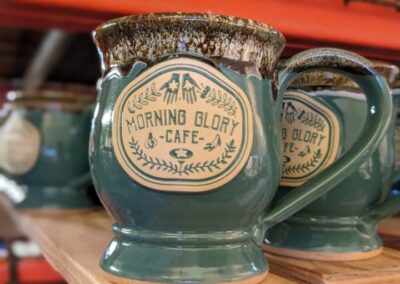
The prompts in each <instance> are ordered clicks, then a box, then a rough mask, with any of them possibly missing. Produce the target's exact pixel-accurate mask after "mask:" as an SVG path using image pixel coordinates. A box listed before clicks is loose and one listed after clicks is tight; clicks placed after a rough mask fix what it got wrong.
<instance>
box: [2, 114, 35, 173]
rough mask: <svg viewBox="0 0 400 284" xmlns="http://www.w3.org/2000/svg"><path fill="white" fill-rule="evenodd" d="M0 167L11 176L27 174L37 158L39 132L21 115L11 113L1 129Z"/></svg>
mask: <svg viewBox="0 0 400 284" xmlns="http://www.w3.org/2000/svg"><path fill="white" fill-rule="evenodd" d="M0 135H1V148H2V149H1V150H0V151H1V155H0V156H1V158H2V162H1V167H2V168H4V169H5V170H6V171H7V172H8V173H10V174H12V175H23V174H26V173H27V172H29V171H30V170H31V169H32V168H33V166H34V165H35V164H36V161H37V159H38V157H39V152H40V134H39V130H38V129H37V128H36V126H35V125H33V124H32V123H31V122H30V121H28V120H26V119H25V118H24V117H23V115H21V114H19V113H13V114H12V115H11V116H10V117H9V118H8V120H7V121H6V122H5V123H4V125H3V126H2V128H1V133H0Z"/></svg>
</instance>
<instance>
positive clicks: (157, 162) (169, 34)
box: [89, 14, 391, 283]
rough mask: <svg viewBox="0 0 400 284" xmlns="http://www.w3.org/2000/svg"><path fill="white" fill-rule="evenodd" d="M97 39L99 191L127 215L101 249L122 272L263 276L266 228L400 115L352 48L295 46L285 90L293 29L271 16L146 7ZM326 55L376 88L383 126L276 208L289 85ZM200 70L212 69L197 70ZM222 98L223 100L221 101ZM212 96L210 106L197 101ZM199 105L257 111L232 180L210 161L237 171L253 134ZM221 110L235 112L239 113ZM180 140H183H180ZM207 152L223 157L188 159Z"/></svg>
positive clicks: (165, 276)
mask: <svg viewBox="0 0 400 284" xmlns="http://www.w3.org/2000/svg"><path fill="white" fill-rule="evenodd" d="M138 23H139V24H138ZM182 33H184V34H185V35H186V36H185V38H182V36H181V35H182ZM94 38H95V42H96V44H97V47H98V49H99V51H100V56H101V59H102V69H103V72H104V76H103V82H102V86H101V90H100V92H99V95H98V100H97V105H96V109H95V114H94V120H93V124H92V132H91V135H92V139H91V144H90V146H89V156H90V165H91V170H92V175H93V180H94V184H95V187H96V190H97V192H98V194H99V196H100V199H101V200H102V202H103V204H104V206H105V207H106V208H107V210H108V212H109V213H110V214H111V215H112V217H113V218H114V220H115V222H116V223H115V224H114V226H113V231H114V234H115V238H114V239H113V240H112V241H111V243H110V245H109V246H108V248H107V250H106V252H105V253H104V255H103V257H102V259H101V262H100V266H101V268H102V269H103V270H104V271H105V272H107V273H108V274H111V275H113V276H117V277H123V278H130V279H139V280H144V281H154V282H188V283H204V282H208V283H220V282H229V281H240V280H245V279H249V278H252V277H256V276H259V275H263V274H264V273H265V272H266V271H267V270H268V265H267V262H266V259H265V256H264V254H263V252H262V249H261V246H262V241H263V238H264V235H265V231H266V230H267V229H268V228H270V227H272V226H274V225H276V224H277V223H279V222H281V221H282V220H284V219H286V218H288V217H289V216H291V215H292V214H294V213H296V212H297V211H298V210H300V209H301V208H303V207H304V206H306V205H308V204H309V203H311V202H312V201H313V200H315V199H316V198H318V197H319V196H321V195H322V194H324V193H326V192H327V191H328V190H329V189H330V188H332V187H333V186H334V185H336V184H337V183H338V182H340V181H341V180H343V179H344V178H345V177H347V175H348V173H349V169H352V168H354V167H359V165H360V164H361V163H362V160H363V158H364V157H365V155H366V154H367V153H368V151H369V150H370V149H371V148H374V147H375V146H376V145H377V143H378V141H379V139H380V138H381V137H382V133H383V132H384V131H385V130H386V128H387V127H388V125H389V121H388V120H389V119H390V113H385V112H384V111H383V110H385V111H389V112H391V101H390V95H389V91H388V89H387V85H386V84H385V83H384V82H383V81H382V80H381V78H379V77H378V76H377V75H376V73H375V72H374V71H373V70H372V69H371V68H370V66H369V63H368V62H367V61H365V59H363V58H361V57H359V56H357V55H355V54H352V53H348V52H344V51H341V50H336V49H315V50H310V51H307V52H305V53H302V54H299V55H297V56H295V57H294V58H293V59H292V60H291V64H289V66H288V67H287V69H286V70H285V71H284V72H282V73H280V76H279V88H278V90H279V91H278V90H277V87H278V82H276V81H275V80H273V79H272V78H276V77H277V71H276V64H277V61H278V59H279V55H280V52H281V50H282V49H283V47H284V40H283V37H282V35H280V34H279V32H277V31H275V30H273V29H272V28H269V27H268V26H266V25H262V24H258V23H255V22H251V21H247V20H242V19H237V18H233V17H230V18H228V17H223V16H217V15H205V14H167V15H165V14H163V15H144V16H132V17H126V18H122V19H117V20H115V21H112V22H109V23H106V24H104V25H103V26H101V27H99V28H98V29H97V30H96V32H95V33H94ZM221 39H224V40H223V41H221V42H220V40H221ZM139 43H140V44H139ZM139 46H140V48H139ZM254 47H257V48H254ZM233 50H235V52H233ZM189 65H192V67H190V66H189ZM166 66H167V67H166ZM171 66H172V67H171ZM193 66H194V67H193ZM165 68H169V69H168V70H167V71H165V70H166V69H165ZM320 68H329V69H335V70H337V69H338V68H342V69H343V70H345V71H343V72H345V73H346V74H348V73H350V75H353V77H354V78H355V79H356V80H357V81H358V82H359V83H360V84H362V85H363V86H364V87H365V88H366V89H368V91H367V96H368V106H369V107H370V108H373V109H375V110H377V111H376V112H375V111H374V112H369V118H368V119H369V121H370V125H371V129H370V130H371V131H364V132H363V133H362V140H361V142H360V143H358V144H357V146H356V147H353V148H352V151H351V152H350V154H348V155H344V157H343V159H341V160H340V161H339V162H337V163H335V164H334V165H333V166H332V167H331V168H329V169H328V170H326V171H324V173H323V174H321V175H319V176H318V177H317V178H316V179H314V180H313V183H308V184H306V185H304V186H303V187H302V188H300V189H299V190H298V191H293V192H292V193H290V194H289V195H288V196H287V198H285V200H283V201H281V202H279V203H277V204H275V205H274V206H273V207H272V208H271V201H272V199H273V197H274V195H275V194H276V191H277V188H278V183H279V180H280V172H281V166H282V146H281V142H282V141H281V135H280V133H281V131H280V123H279V120H280V109H281V102H282V97H283V94H284V91H285V89H286V87H287V86H288V84H289V83H290V82H291V81H292V80H293V79H295V77H296V76H297V75H298V74H300V73H301V72H303V71H306V70H316V69H320ZM195 69H196V70H200V69H202V71H201V72H200V71H199V72H198V73H196V74H195V71H194V70H195ZM168 72H169V73H168ZM196 72H197V71H196ZM165 74H167V75H165ZM199 74H201V76H200V75H199ZM162 76H164V77H162ZM159 78H160V79H159ZM215 78H219V80H215ZM192 79H193V80H192ZM194 79H196V80H194ZM185 80H186V81H185ZM196 81H197V82H196ZM211 81H212V82H211ZM218 81H219V82H218ZM188 82H190V84H189V83H188ZM199 82H202V83H204V84H200V83H199ZM206 83H207V84H206ZM187 84H189V85H187ZM228 85H229V86H233V87H232V89H235V90H237V93H238V94H241V95H240V96H242V97H241V98H242V102H241V103H240V100H237V101H235V102H236V103H235V105H234V106H235V107H236V106H237V108H235V107H233V108H232V104H231V103H232V101H233V100H234V99H236V98H237V97H240V96H237V97H235V96H233V95H232V96H231V97H229V96H230V94H231V93H233V92H230V91H229V88H228V87H226V86H228ZM180 86H182V88H180ZM185 86H186V87H185ZM188 86H190V87H188ZM207 87H209V88H207ZM213 88H214V89H216V88H220V89H219V90H220V91H221V92H220V93H218V91H215V92H214V91H213ZM142 90H143V91H142ZM193 90H194V92H193ZM223 90H225V91H223ZM369 90H370V91H369ZM219 94H220V95H219ZM377 94H379V95H377ZM275 97H278V99H277V100H276V101H275V100H274V98H275ZM188 98H189V99H188ZM203 99H204V100H203ZM216 99H219V103H216V104H213V102H215V100H216ZM245 101H247V102H248V107H247V106H246V103H243V102H245ZM201 103H208V104H209V105H208V106H204V105H203V106H202V107H197V108H196V106H197V105H199V106H200V105H201ZM171 105H172V107H171ZM165 109H166V110H168V111H176V112H177V113H182V117H180V119H181V120H180V119H179V118H177V119H176V120H175V118H174V119H172V120H168V121H169V122H168V123H166V122H165V121H167V120H165V118H159V119H157V120H154V117H157V116H156V114H154V112H157V111H160V110H161V113H162V114H164V113H165V112H163V111H164V110H165ZM146 111H147V113H149V114H147V113H146ZM190 111H192V112H194V113H196V115H195V116H194V117H195V118H197V119H200V117H202V118H203V119H205V117H206V115H205V114H204V115H202V116H199V115H198V113H203V112H207V113H208V116H207V117H210V116H211V115H212V114H213V113H214V118H215V119H216V120H215V121H217V120H218V119H217V118H216V117H217V116H216V115H215V114H220V113H226V114H227V119H228V118H230V117H231V116H230V115H232V116H234V115H238V116H236V119H237V120H235V123H236V122H238V121H239V118H240V115H239V114H240V113H242V114H245V115H244V116H243V117H245V118H247V120H246V119H244V120H243V121H244V122H246V121H252V123H249V124H248V126H246V127H244V128H240V129H241V130H240V131H241V132H236V133H235V135H232V134H233V128H232V132H230V133H231V134H230V135H231V137H230V139H234V140H235V141H236V139H239V138H240V137H245V135H244V134H243V133H248V132H249V131H250V134H249V137H251V138H248V139H247V140H246V139H244V140H242V141H245V142H246V141H252V142H251V145H250V146H251V147H250V151H249V152H248V154H247V156H246V155H244V156H243V158H241V162H244V165H242V166H241V167H236V170H238V171H237V172H235V173H234V174H231V175H230V176H229V177H230V178H231V179H230V180H226V179H225V180H224V182H220V181H219V180H218V179H217V178H215V176H211V173H214V171H217V170H218V171H217V172H218V173H219V176H222V177H223V178H225V177H226V175H225V172H228V171H231V172H232V170H231V169H230V168H229V165H230V164H231V163H232V162H231V160H230V159H231V158H232V157H233V155H236V153H237V152H236V151H242V150H237V149H242V148H243V149H244V148H245V146H244V145H242V144H236V142H235V143H233V142H229V141H232V140H224V139H223V138H224V137H225V136H223V135H225V134H226V133H225V132H226V131H225V130H226V129H225V128H224V127H222V128H218V127H216V126H215V127H213V123H212V122H211V123H210V124H208V123H199V120H195V123H194V126H192V127H190V126H189V123H190V122H191V119H190V118H191V116H190V115H189V112H190ZM245 111H247V112H245ZM165 115H166V114H165ZM169 115H170V114H169ZM159 116H160V117H161V115H159ZM170 116H171V115H170ZM250 116H251V117H250ZM144 119H145V120H144ZM163 119H164V120H163ZM144 121H145V122H144ZM162 121H164V122H162ZM171 121H172V122H171ZM180 121H181V122H180ZM202 121H203V122H204V121H205V120H202ZM222 121H227V125H229V123H228V121H230V120H229V119H228V120H226V119H223V120H222ZM160 125H161V126H162V127H160ZM156 127H158V128H156ZM176 129H178V130H180V131H193V130H196V131H197V130H198V131H199V136H196V135H197V134H196V135H194V136H191V137H192V140H189V141H182V140H181V137H182V136H179V135H178V134H175V136H174V139H175V140H173V141H172V140H171V139H170V137H169V136H168V133H169V131H171V130H176ZM237 129H239V128H237ZM143 130H146V131H147V132H146V135H145V136H143ZM209 131H211V132H209ZM212 131H215V132H212ZM218 131H219V132H220V133H218ZM206 132H207V133H211V134H209V135H208V136H207V138H211V139H212V143H211V142H210V143H206V144H204V147H202V148H199V147H198V144H199V143H198V141H197V137H200V138H204V137H202V135H203V133H206ZM222 132H224V133H225V134H223V133H222ZM164 133H165V135H164ZM175 133H178V132H175ZM182 133H183V136H185V134H184V133H185V132H182ZM186 133H191V132H186ZM217 134H219V136H218V135H217ZM227 135H228V134H227ZM228 136H229V135H228ZM214 137H215V138H214ZM218 137H219V138H218ZM211 139H210V140H211ZM200 141H201V140H200ZM171 143H172V144H174V143H175V144H177V143H178V144H179V143H180V145H181V146H180V148H179V149H177V148H176V147H175V146H174V147H175V148H174V149H172V150H171V146H170V144H171ZM200 144H201V143H200ZM243 144H246V143H243ZM223 145H225V146H226V147H227V148H226V149H227V150H226V151H227V152H225V154H224V155H222V156H221V157H222V158H221V157H218V155H216V154H214V153H215V152H213V151H214V150H215V149H219V148H218V147H222V146H223ZM236 145H238V146H239V147H236ZM183 147H184V149H183ZM156 150H157V151H159V152H155V151H156ZM176 150H179V151H180V152H178V151H176ZM181 150H182V151H183V152H184V153H185V154H182V151H181ZM207 151H208V152H209V153H207ZM243 152H245V150H243ZM154 153H158V155H156V154H154ZM187 153H190V154H187ZM181 155H182V156H181ZM197 158H198V159H206V158H210V159H211V160H210V161H211V162H207V161H201V162H197V163H191V164H190V162H187V161H190V160H188V159H197ZM174 159H175V160H174ZM164 160H165V162H164ZM167 161H169V162H167ZM221 161H224V162H221ZM225 162H226V163H225ZM222 164H223V165H222ZM210 165H211V166H210ZM215 165H217V166H218V167H220V168H218V167H215ZM227 165H228V166H227ZM196 169H197V170H196ZM202 169H204V171H203V170H202ZM154 171H159V172H158V176H157V175H156V174H154ZM210 172H211V173H210ZM170 173H171V174H170ZM173 174H175V176H173ZM188 176H189V177H190V178H191V179H189V178H188ZM203 176H206V177H207V178H203V179H201V177H203ZM219 176H218V177H219ZM193 180H195V182H193ZM210 180H211V181H212V182H210V183H208V184H206V188H205V189H204V188H203V187H202V186H203V185H204V184H205V183H206V182H207V181H210ZM188 184H189V186H188ZM196 184H198V186H197V185H196Z"/></svg>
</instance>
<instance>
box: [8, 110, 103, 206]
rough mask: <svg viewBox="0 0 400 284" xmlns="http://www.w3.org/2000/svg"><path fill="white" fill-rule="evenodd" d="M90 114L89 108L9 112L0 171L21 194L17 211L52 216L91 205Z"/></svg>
mask: <svg viewBox="0 0 400 284" xmlns="http://www.w3.org/2000/svg"><path fill="white" fill-rule="evenodd" d="M56 104H57V103H56ZM53 105H54V102H53ZM92 113H93V111H92V110H91V109H90V108H87V109H86V110H81V111H71V110H63V109H62V108H59V107H55V108H54V109H49V108H43V107H41V106H36V107H25V106H21V105H18V106H15V105H14V106H11V108H10V115H9V117H8V118H7V120H6V121H5V122H4V123H3V126H2V129H1V133H2V139H1V141H2V145H3V147H4V148H3V149H5V150H6V151H7V153H6V154H3V157H2V158H3V159H2V168H3V171H4V173H5V175H6V176H7V177H8V178H9V179H11V180H13V181H15V182H16V183H17V184H18V185H19V186H20V187H21V189H22V190H23V191H25V193H26V196H25V198H24V199H23V201H22V202H21V203H19V204H17V205H16V206H17V207H18V208H21V209H40V210H42V209H43V210H57V209H81V208H88V207H92V206H95V205H96V203H97V201H96V197H95V196H94V194H93V188H92V189H91V188H90V186H91V184H92V182H91V177H90V174H89V163H88V154H87V149H88V143H89V131H90V121H91V118H92ZM32 136H35V137H32ZM36 142H38V143H36ZM20 147H22V148H23V149H24V150H23V151H22V150H21V148H20ZM26 164H29V166H25V165H26Z"/></svg>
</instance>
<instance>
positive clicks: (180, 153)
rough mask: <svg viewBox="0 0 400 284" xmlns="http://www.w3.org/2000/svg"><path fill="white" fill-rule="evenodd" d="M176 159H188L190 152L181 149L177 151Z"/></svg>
mask: <svg viewBox="0 0 400 284" xmlns="http://www.w3.org/2000/svg"><path fill="white" fill-rule="evenodd" d="M175 154H176V157H177V158H178V159H179V158H187V156H188V151H187V150H185V149H179V150H176V151H175Z"/></svg>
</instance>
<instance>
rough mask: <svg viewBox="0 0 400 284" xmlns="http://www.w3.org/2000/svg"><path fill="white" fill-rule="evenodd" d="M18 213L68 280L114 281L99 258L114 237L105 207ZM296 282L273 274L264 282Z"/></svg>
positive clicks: (96, 283)
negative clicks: (103, 272)
mask: <svg viewBox="0 0 400 284" xmlns="http://www.w3.org/2000/svg"><path fill="white" fill-rule="evenodd" d="M15 214H16V220H17V222H18V224H19V226H20V227H21V228H22V229H23V230H24V232H25V233H26V234H27V235H28V236H29V237H31V238H32V239H33V240H34V241H35V242H36V243H38V244H39V245H40V248H41V250H42V253H43V254H44V256H45V257H46V258H47V260H48V261H49V262H50V263H51V264H52V265H53V266H54V268H55V269H56V270H57V271H59V272H60V273H61V274H62V275H63V276H64V277H65V279H66V280H67V281H68V283H72V284H74V283H76V284H82V283H85V284H86V283H87V284H92V283H93V284H106V283H107V284H110V282H108V281H107V280H106V279H104V278H103V277H102V276H101V271H100V267H99V260H100V258H101V255H102V254H103V251H104V250H105V248H106V246H107V244H108V243H109V242H110V240H111V239H112V237H113V234H112V232H111V225H112V220H111V218H110V217H109V216H108V215H107V213H106V212H105V211H104V210H97V211H93V212H86V213H80V214H74V215H63V216H35V215H27V214H18V213H15ZM290 283H296V282H292V281H290V280H287V279H285V278H282V277H280V276H277V275H274V274H272V273H269V275H268V277H267V279H266V280H264V281H263V282H262V284H290Z"/></svg>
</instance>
